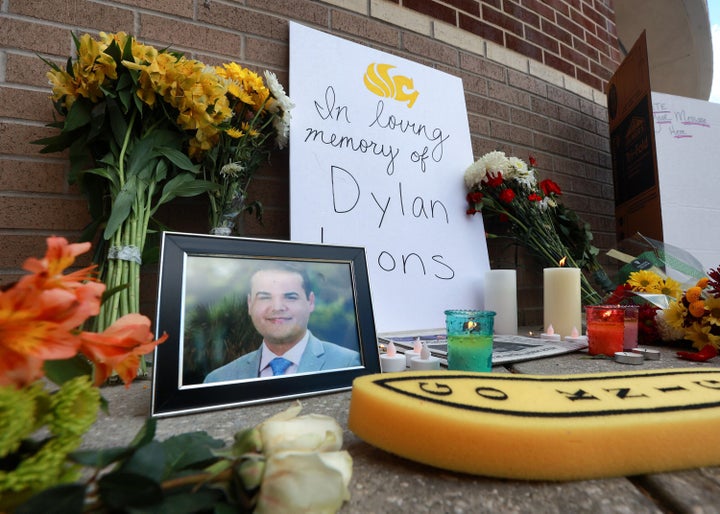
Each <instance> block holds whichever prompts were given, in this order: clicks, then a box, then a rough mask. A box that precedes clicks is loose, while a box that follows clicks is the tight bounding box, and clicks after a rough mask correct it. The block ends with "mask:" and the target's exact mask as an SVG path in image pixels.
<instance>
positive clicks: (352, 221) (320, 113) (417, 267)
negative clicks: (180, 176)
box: [290, 23, 489, 332]
mask: <svg viewBox="0 0 720 514" xmlns="http://www.w3.org/2000/svg"><path fill="white" fill-rule="evenodd" d="M290 94H291V97H292V100H293V102H294V103H295V104H296V107H295V109H294V110H293V111H292V117H293V119H292V125H291V133H290V210H291V212H290V217H291V222H290V229H291V238H292V239H293V240H294V241H307V242H324V243H328V244H343V245H352V246H364V247H365V249H366V253H367V260H368V268H369V273H370V286H371V290H372V293H373V305H374V312H375V322H376V326H377V329H378V331H379V332H382V331H397V330H414V329H422V328H437V327H442V326H443V325H444V314H443V311H444V309H447V308H478V307H481V306H482V280H483V275H484V272H485V271H486V270H487V269H488V268H489V265H488V257H487V246H486V243H485V236H484V228H483V225H482V219H481V218H480V217H479V216H475V217H470V216H468V215H467V214H466V212H465V211H466V208H467V206H466V203H465V189H464V184H463V173H464V171H465V169H466V168H467V166H469V165H470V164H471V163H472V160H473V156H472V147H471V144H470V133H469V128H468V122H467V113H466V110H465V100H464V93H463V87H462V82H461V80H460V79H459V78H457V77H453V76H451V75H448V74H446V73H443V72H440V71H438V70H435V69H432V68H429V67H426V66H422V65H420V64H417V63H414V62H411V61H408V60H406V59H402V58H399V57H396V56H394V55H390V54H387V53H383V52H379V51H377V50H373V49H371V48H368V47H364V46H361V45H358V44H355V43H352V42H349V41H346V40H343V39H340V38H337V37H334V36H330V35H328V34H325V33H323V32H320V31H316V30H313V29H309V28H307V27H304V26H302V25H299V24H297V23H291V24H290Z"/></svg>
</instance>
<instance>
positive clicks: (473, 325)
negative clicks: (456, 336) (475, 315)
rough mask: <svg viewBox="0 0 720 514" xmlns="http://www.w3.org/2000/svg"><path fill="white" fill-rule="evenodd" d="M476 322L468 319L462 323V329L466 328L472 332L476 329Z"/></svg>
mask: <svg viewBox="0 0 720 514" xmlns="http://www.w3.org/2000/svg"><path fill="white" fill-rule="evenodd" d="M477 328H478V323H477V321H473V320H469V321H466V322H465V323H463V330H468V331H470V332H472V331H473V330H477Z"/></svg>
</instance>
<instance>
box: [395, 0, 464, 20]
mask: <svg viewBox="0 0 720 514" xmlns="http://www.w3.org/2000/svg"><path fill="white" fill-rule="evenodd" d="M402 5H403V7H407V8H408V9H412V10H413V11H417V12H420V13H423V14H427V15H428V16H431V17H433V18H435V19H436V20H441V21H444V22H445V23H449V24H450V25H456V24H457V11H456V10H455V9H452V8H450V7H448V6H447V5H443V4H441V3H439V2H435V1H434V0H403V3H402Z"/></svg>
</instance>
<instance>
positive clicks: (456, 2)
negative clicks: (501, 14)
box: [444, 0, 500, 16]
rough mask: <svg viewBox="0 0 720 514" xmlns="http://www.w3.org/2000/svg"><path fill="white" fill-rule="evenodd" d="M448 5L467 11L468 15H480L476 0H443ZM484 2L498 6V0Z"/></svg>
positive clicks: (478, 3) (478, 4)
mask: <svg viewBox="0 0 720 514" xmlns="http://www.w3.org/2000/svg"><path fill="white" fill-rule="evenodd" d="M444 2H445V3H446V4H448V5H451V6H453V7H455V8H456V9H457V10H458V11H463V12H466V13H468V14H469V15H470V16H480V3H481V2H479V1H478V0H444ZM482 3H484V4H490V5H494V6H495V7H498V8H499V7H500V0H485V1H484V2H482Z"/></svg>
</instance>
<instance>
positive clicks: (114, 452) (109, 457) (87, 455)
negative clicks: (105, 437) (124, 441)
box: [68, 447, 134, 469]
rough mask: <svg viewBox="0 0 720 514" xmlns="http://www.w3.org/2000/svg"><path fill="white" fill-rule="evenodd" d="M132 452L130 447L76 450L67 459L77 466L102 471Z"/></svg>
mask: <svg viewBox="0 0 720 514" xmlns="http://www.w3.org/2000/svg"><path fill="white" fill-rule="evenodd" d="M133 451H134V449H133V448H130V447H115V448H103V449H100V450H77V451H74V452H72V453H70V454H69V455H68V457H69V458H70V459H71V460H72V461H73V462H77V463H78V464H82V465H83V466H89V467H92V468H98V469H103V468H105V467H107V466H109V465H110V464H112V463H113V462H118V461H120V460H122V459H125V458H126V457H127V456H128V455H130V454H131V453H132V452H133Z"/></svg>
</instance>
